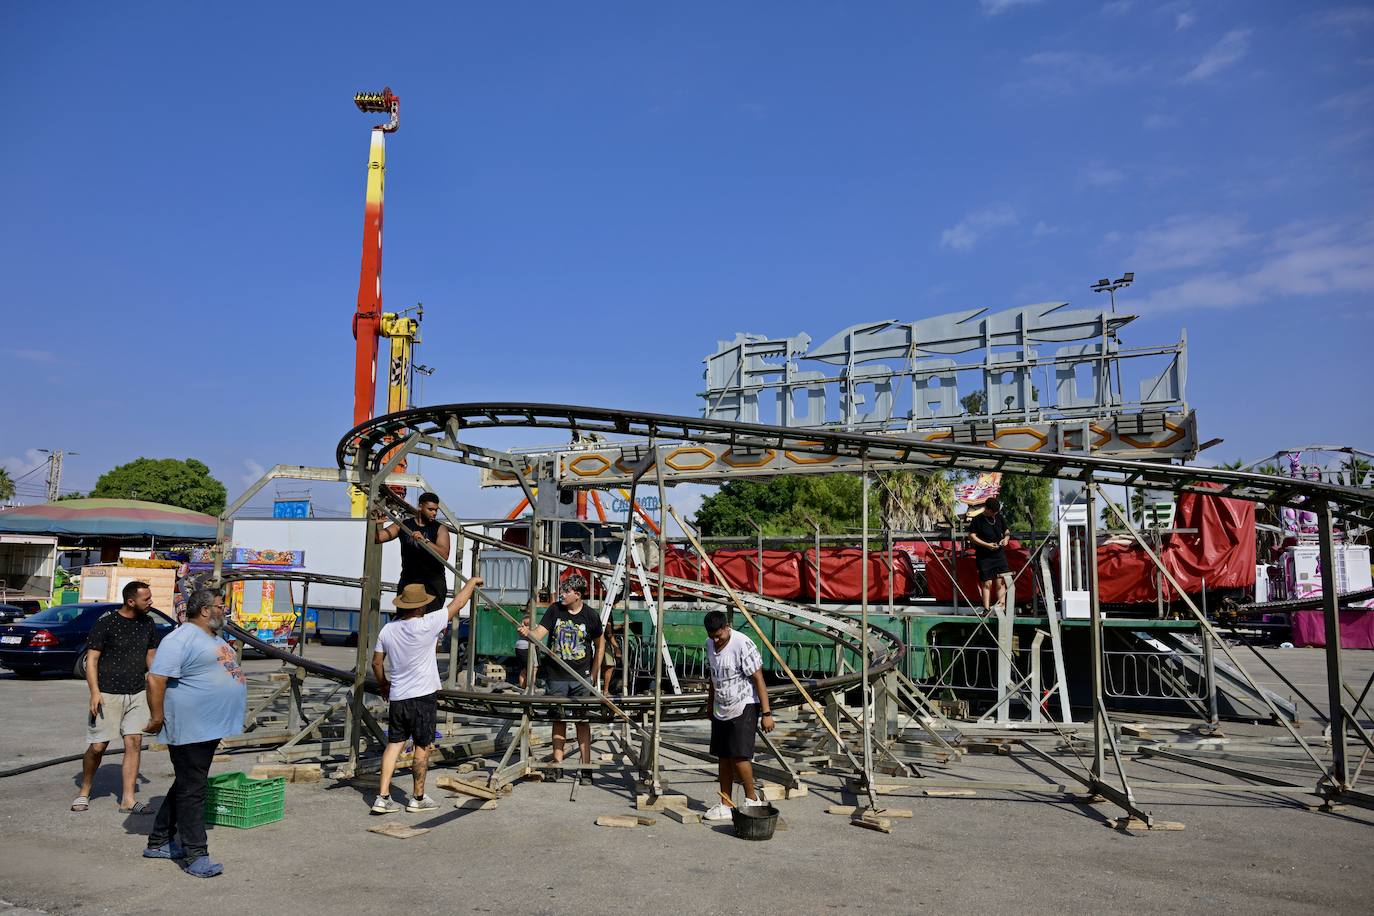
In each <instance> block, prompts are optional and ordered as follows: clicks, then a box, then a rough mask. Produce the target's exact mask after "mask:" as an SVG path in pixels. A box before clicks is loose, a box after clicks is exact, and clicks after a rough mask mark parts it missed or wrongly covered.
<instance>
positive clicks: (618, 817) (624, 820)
mask: <svg viewBox="0 0 1374 916" xmlns="http://www.w3.org/2000/svg"><path fill="white" fill-rule="evenodd" d="M596 826H598V827H638V826H639V818H637V817H635V816H634V815H633V814H602V815H599V816H598V817H597V819H596Z"/></svg>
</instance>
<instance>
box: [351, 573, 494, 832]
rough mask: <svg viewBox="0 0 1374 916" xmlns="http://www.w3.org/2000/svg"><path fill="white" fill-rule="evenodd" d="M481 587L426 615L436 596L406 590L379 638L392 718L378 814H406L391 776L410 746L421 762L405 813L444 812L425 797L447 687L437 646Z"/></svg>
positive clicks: (377, 654)
mask: <svg viewBox="0 0 1374 916" xmlns="http://www.w3.org/2000/svg"><path fill="white" fill-rule="evenodd" d="M481 584H482V577H481V576H473V577H472V578H471V579H469V580H468V581H467V582H466V583H465V584H464V585H463V587H462V588H460V589H458V594H456V595H454V596H453V600H452V601H451V602H449V606H448V610H438V611H429V612H428V613H425V612H424V609H425V608H427V607H429V606H430V604H431V602H432V601H433V597H434V596H432V595H430V594H429V593H428V592H426V591H425V587H424V586H423V585H421V584H419V583H417V582H412V583H410V584H409V585H407V586H406V587H405V588H403V589H401V593H400V594H399V595H397V596H396V600H395V601H393V602H392V604H393V605H394V606H395V607H396V615H395V616H394V617H393V618H392V619H391V622H390V623H388V624H387V625H386V626H384V627H382V631H381V632H380V633H378V634H377V647H376V649H375V650H374V651H373V653H372V673H373V675H375V676H376V678H377V686H378V689H379V690H380V691H381V694H382V696H384V697H386V698H387V699H388V700H389V701H390V706H389V707H388V708H387V714H386V719H387V735H386V750H384V751H383V752H382V779H381V783H380V784H379V785H378V787H377V800H376V801H375V802H374V803H373V805H372V813H373V814H391V813H393V812H395V811H400V810H401V806H400V804H398V803H397V802H396V801H394V800H393V799H392V798H391V776H392V774H393V773H395V772H396V761H397V760H399V759H400V757H401V751H402V750H404V748H405V746H406V742H407V741H410V742H412V743H414V745H415V761H414V763H412V764H411V767H410V775H411V778H412V779H414V781H415V791H414V792H413V793H412V794H411V796H410V798H409V799H407V800H406V806H405V809H406V810H407V811H411V812H421V811H433V810H434V809H435V808H438V807H439V805H438V803H437V802H435V801H434V799H432V798H430V797H429V796H428V795H426V794H425V774H426V773H428V772H429V747H430V745H431V744H433V743H434V724H435V721H436V720H437V719H438V700H437V698H436V697H435V693H437V692H438V690H439V688H440V686H442V684H441V682H440V680H439V666H438V664H436V663H435V660H434V646H435V643H436V642H438V640H439V634H440V633H442V632H444V627H446V626H448V623H449V621H450V620H452V619H453V618H454V617H455V616H457V614H458V612H459V611H460V610H462V609H463V608H464V607H466V606H467V603H468V600H469V599H470V598H472V593H473V592H474V591H475V590H476V589H477V588H478V586H480V585H481ZM388 668H389V669H390V676H388V674H387V669H388Z"/></svg>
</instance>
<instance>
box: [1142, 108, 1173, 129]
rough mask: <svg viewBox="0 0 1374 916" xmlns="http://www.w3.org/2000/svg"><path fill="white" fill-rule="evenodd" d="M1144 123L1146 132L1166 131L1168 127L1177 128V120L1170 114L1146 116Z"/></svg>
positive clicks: (1156, 113) (1157, 113)
mask: <svg viewBox="0 0 1374 916" xmlns="http://www.w3.org/2000/svg"><path fill="white" fill-rule="evenodd" d="M1144 123H1145V129H1146V130H1166V129H1168V128H1170V127H1177V126H1178V118H1176V117H1174V116H1173V115H1171V114H1163V113H1161V112H1155V113H1154V114H1149V115H1146V116H1145V122H1144Z"/></svg>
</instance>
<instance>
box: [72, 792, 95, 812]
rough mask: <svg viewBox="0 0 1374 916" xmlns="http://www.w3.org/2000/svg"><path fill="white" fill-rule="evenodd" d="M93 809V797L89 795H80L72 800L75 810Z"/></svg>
mask: <svg viewBox="0 0 1374 916" xmlns="http://www.w3.org/2000/svg"><path fill="white" fill-rule="evenodd" d="M90 809H91V799H90V796H87V795H78V796H77V797H76V798H75V799H73V800H72V810H73V811H89V810H90Z"/></svg>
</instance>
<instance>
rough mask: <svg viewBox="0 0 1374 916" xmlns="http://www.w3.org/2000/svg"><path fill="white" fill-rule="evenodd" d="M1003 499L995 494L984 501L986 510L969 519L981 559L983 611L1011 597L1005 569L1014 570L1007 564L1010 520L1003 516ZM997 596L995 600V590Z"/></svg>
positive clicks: (980, 580) (974, 543) (980, 585)
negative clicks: (1005, 519)
mask: <svg viewBox="0 0 1374 916" xmlns="http://www.w3.org/2000/svg"><path fill="white" fill-rule="evenodd" d="M1001 512H1002V503H1001V502H1000V501H999V500H998V499H997V497H995V496H994V497H993V498H992V499H989V500H988V501H987V502H985V503H983V511H982V513H981V514H980V515H979V516H978V517H977V518H975V519H974V520H973V521H971V522H969V525H968V539H969V540H970V541H972V542H973V554H974V558H975V560H976V561H977V563H978V590H979V592H981V593H982V598H983V611H984V612H988V611H991V610H992V609H993V608H994V607H995V606H996V605H998V604H1001V603H1002V602H1004V601H1006V599H1007V583H1006V582H1005V581H1004V580H1003V579H1002V574H1003V573H1009V572H1011V567H1010V566H1008V565H1007V552H1006V546H1007V541H1008V540H1010V536H1009V535H1008V534H1007V523H1006V522H1004V521H1003V520H1002V517H1001ZM994 590H995V591H996V592H997V598H996V600H995V601H994V600H993V597H992V596H993V592H994Z"/></svg>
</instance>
